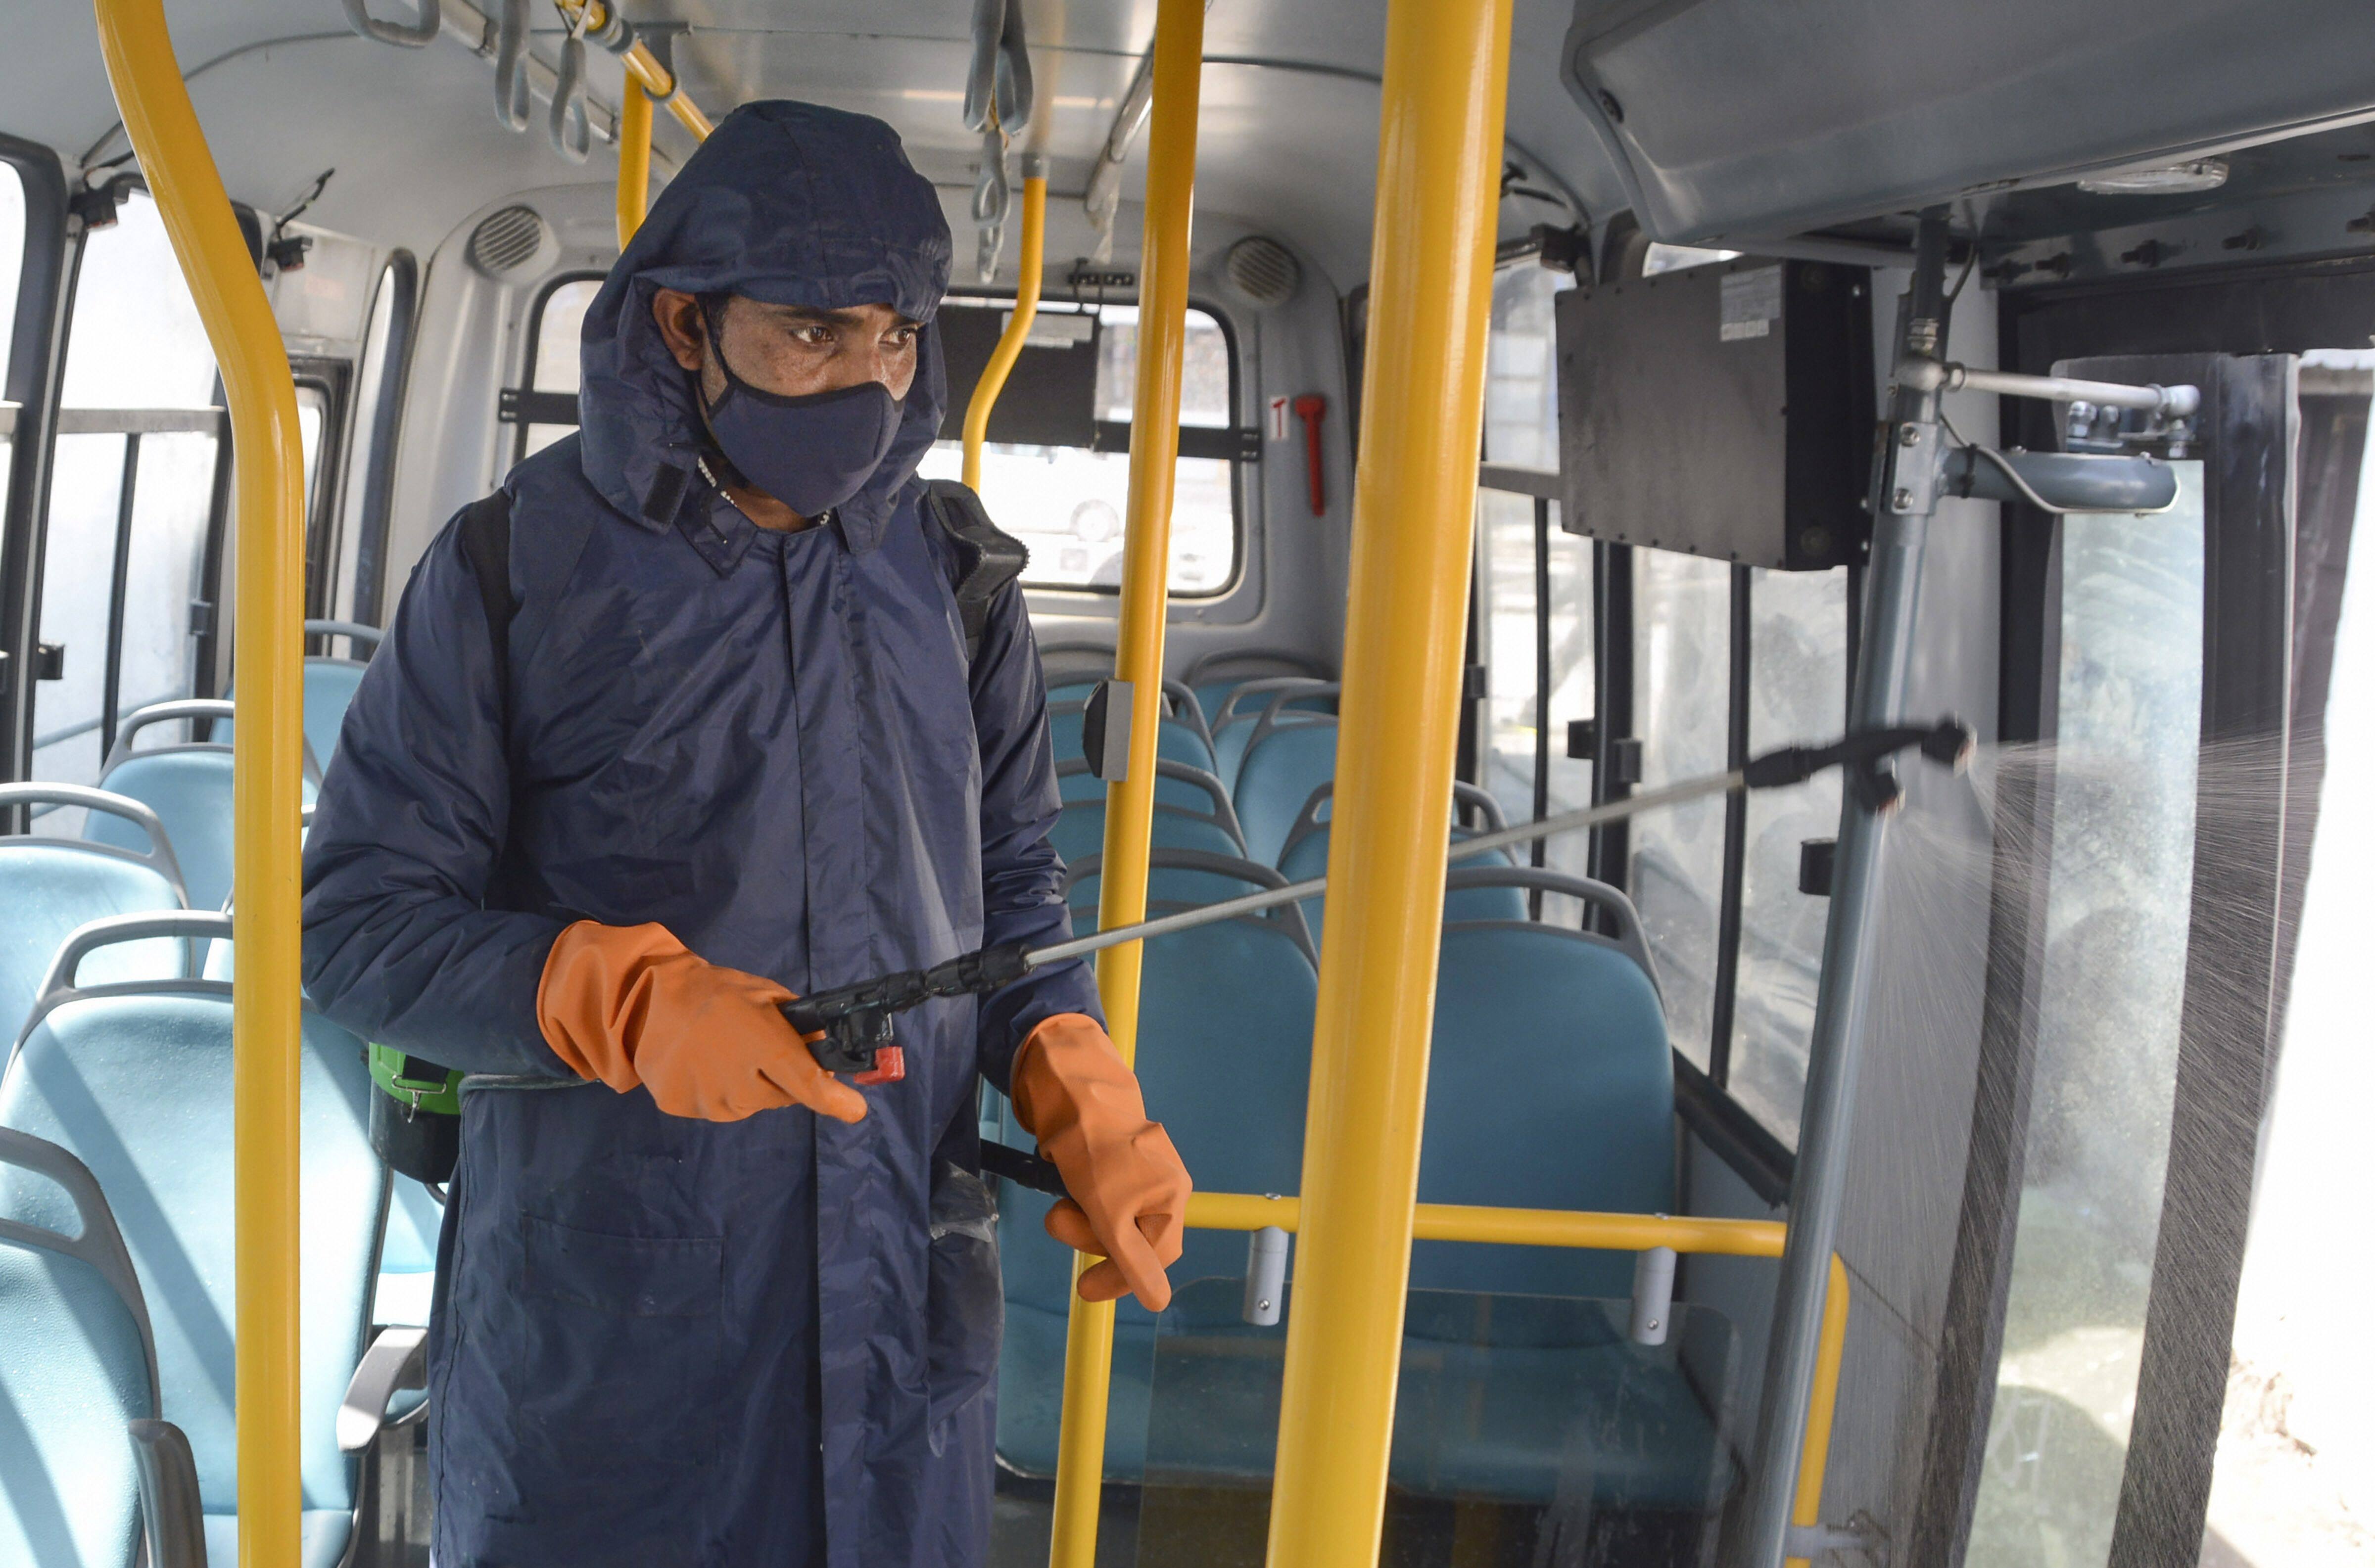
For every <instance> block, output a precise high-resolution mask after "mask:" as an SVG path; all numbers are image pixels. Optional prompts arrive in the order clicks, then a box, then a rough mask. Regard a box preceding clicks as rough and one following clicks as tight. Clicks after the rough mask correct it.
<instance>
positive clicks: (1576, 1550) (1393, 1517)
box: [989, 1468, 1711, 1568]
mask: <svg viewBox="0 0 2375 1568" xmlns="http://www.w3.org/2000/svg"><path fill="white" fill-rule="evenodd" d="M1054 1500H1055V1483H1054V1482H1053V1481H1047V1480H1034V1479H1033V1478H1030V1477H1026V1476H1020V1475H1016V1474H1014V1473H1013V1472H1011V1471H1009V1470H1006V1469H1004V1468H1000V1469H999V1471H998V1494H997V1498H996V1500H995V1502H994V1503H993V1504H992V1507H991V1512H990V1550H989V1568H1045V1564H1046V1562H1047V1549H1048V1537H1049V1533H1050V1529H1051V1523H1052V1517H1053V1514H1054ZM1703 1524H1704V1521H1703V1520H1702V1519H1701V1517H1700V1516H1699V1515H1669V1514H1656V1513H1647V1512H1641V1511H1627V1512H1622V1513H1602V1514H1601V1515H1598V1516H1596V1517H1586V1518H1583V1519H1580V1520H1575V1519H1571V1518H1569V1517H1567V1516H1566V1515H1564V1514H1563V1513H1562V1511H1561V1510H1559V1509H1557V1508H1556V1507H1553V1508H1550V1509H1545V1508H1542V1507H1541V1506H1539V1505H1536V1504H1530V1503H1489V1502H1455V1501H1452V1500H1450V1499H1447V1498H1440V1497H1421V1496H1418V1495H1416V1494H1414V1493H1412V1492H1407V1491H1402V1490H1401V1489H1400V1488H1398V1487H1389V1488H1388V1489H1387V1491H1386V1527H1385V1540H1384V1545H1383V1547H1382V1549H1381V1550H1380V1551H1379V1552H1378V1555H1377V1564H1378V1568H1601V1565H1602V1564H1609V1565H1613V1564H1620V1563H1621V1564H1625V1568H1634V1565H1641V1568H1650V1565H1655V1568H1666V1565H1668V1564H1672V1565H1673V1568H1684V1564H1695V1563H1697V1562H1702V1561H1703V1560H1704V1558H1705V1555H1706V1554H1705V1552H1704V1551H1703V1550H1702V1547H1703V1546H1705V1545H1707V1544H1711V1543H1707V1542H1704V1541H1703V1540H1702V1539H1701V1535H1702V1526H1703ZM1269 1537H1270V1493H1269V1492H1268V1491H1263V1490H1259V1489H1255V1488H1235V1487H1189V1486H1164V1485H1149V1486H1143V1487H1140V1486H1134V1485H1130V1484H1128V1483H1126V1482H1120V1481H1108V1482H1106V1483H1105V1497H1104V1501H1103V1503H1102V1506H1101V1509H1100V1511H1099V1513H1098V1515H1097V1568H1263V1564H1264V1562H1265V1561H1266V1559H1267V1556H1268V1544H1269Z"/></svg>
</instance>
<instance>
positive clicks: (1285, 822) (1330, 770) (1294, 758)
mask: <svg viewBox="0 0 2375 1568" xmlns="http://www.w3.org/2000/svg"><path fill="white" fill-rule="evenodd" d="M1335 776H1336V721H1335V720H1334V719H1333V718H1330V717H1327V716H1325V715H1320V714H1314V715H1312V716H1311V717H1310V718H1308V719H1307V720H1305V721H1303V722H1299V723H1288V724H1282V725H1272V726H1271V727H1270V728H1268V729H1266V730H1264V731H1263V732H1262V734H1261V737H1260V738H1258V739H1257V740H1255V741H1253V742H1251V743H1250V744H1249V745H1248V746H1247V749H1246V754H1245V760H1244V761H1242V762H1241V763H1239V764H1238V767H1237V781H1236V784H1235V788H1234V790H1233V791H1232V795H1233V796H1234V798H1235V802H1236V807H1237V821H1238V823H1239V824H1240V825H1241V826H1243V827H1244V829H1245V832H1246V853H1247V855H1251V856H1253V858H1255V859H1256V860H1258V861H1260V862H1261V863H1262V864H1263V865H1265V866H1275V865H1277V864H1278V857H1279V853H1280V852H1281V851H1282V850H1283V849H1285V848H1286V835H1287V834H1288V832H1289V831H1292V830H1293V829H1294V819H1295V817H1296V815H1297V814H1298V813H1300V812H1301V811H1302V809H1303V806H1304V802H1306V801H1307V800H1309V799H1310V798H1311V792H1312V791H1313V790H1315V789H1317V788H1318V787H1319V786H1320V785H1321V784H1327V783H1329V781H1330V780H1332V779H1334V778H1335Z"/></svg>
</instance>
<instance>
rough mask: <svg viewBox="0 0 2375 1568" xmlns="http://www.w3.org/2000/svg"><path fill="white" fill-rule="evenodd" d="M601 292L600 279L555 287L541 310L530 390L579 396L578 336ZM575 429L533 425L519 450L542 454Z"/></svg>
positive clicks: (530, 362) (581, 279) (572, 280)
mask: <svg viewBox="0 0 2375 1568" xmlns="http://www.w3.org/2000/svg"><path fill="white" fill-rule="evenodd" d="M601 291H602V279H601V278H599V277H573V278H570V279H569V280H568V281H566V282H564V283H559V284H555V285H554V286H553V287H552V289H550V290H549V292H547V293H546V295H545V296H544V301H543V303H542V304H541V305H540V306H539V307H538V310H537V314H536V324H535V326H534V328H533V341H532V346H531V351H530V354H529V358H528V366H529V374H528V387H529V389H530V390H532V391H536V392H566V393H568V394H570V395H575V394H576V392H577V377H578V371H579V363H578V348H579V344H578V334H579V333H580V332H581V331H583V330H584V328H585V311H586V307H588V306H589V305H591V304H593V303H594V296H595V295H597V294H599V293H600V292H601ZM576 428H577V427H576V426H575V425H530V426H528V427H527V439H526V442H525V443H524V444H523V446H522V447H521V449H520V455H521V456H522V457H526V456H527V455H528V454H530V453H535V452H541V451H543V450H544V449H545V448H546V447H548V446H550V445H551V444H552V443H553V442H556V441H559V440H560V439H561V437H562V436H565V435H567V434H569V432H570V431H572V430H575V429H576Z"/></svg>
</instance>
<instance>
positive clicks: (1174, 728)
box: [1047, 698, 1213, 773]
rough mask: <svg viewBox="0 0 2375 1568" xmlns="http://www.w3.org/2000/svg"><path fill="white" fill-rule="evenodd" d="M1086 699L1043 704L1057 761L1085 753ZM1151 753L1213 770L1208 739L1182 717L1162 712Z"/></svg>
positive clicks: (1210, 744)
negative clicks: (1163, 714) (1045, 708)
mask: <svg viewBox="0 0 2375 1568" xmlns="http://www.w3.org/2000/svg"><path fill="white" fill-rule="evenodd" d="M1087 708H1088V703H1087V701H1085V700H1084V699H1080V698H1069V699H1066V700H1064V701H1049V702H1048V704H1047V739H1048V743H1049V744H1050V745H1051V746H1053V747H1054V748H1055V751H1056V760H1058V762H1061V761H1064V760H1067V759H1078V758H1082V757H1085V756H1086V752H1085V751H1084V750H1083V749H1082V745H1081V722H1082V719H1083V717H1084V715H1085V713H1086V711H1087ZM1154 754H1155V755H1156V756H1157V757H1160V758H1163V759H1164V760H1167V761H1173V762H1185V763H1186V764H1187V765H1188V766H1189V767H1191V768H1200V769H1202V770H1203V771H1204V772H1208V773H1209V772H1213V766H1212V743H1211V741H1210V740H1208V739H1206V738H1205V737H1204V732H1203V731H1202V730H1201V729H1199V728H1198V727H1197V726H1196V725H1193V724H1190V723H1189V722H1188V720H1186V719H1184V718H1173V717H1170V716H1169V715H1165V716H1164V720H1163V728H1162V730H1161V732H1160V733H1159V734H1158V735H1157V736H1156V737H1155V740H1154Z"/></svg>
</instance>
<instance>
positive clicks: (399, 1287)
mask: <svg viewBox="0 0 2375 1568" xmlns="http://www.w3.org/2000/svg"><path fill="white" fill-rule="evenodd" d="M444 1222H445V1210H444V1208H443V1205H441V1204H440V1203H439V1202H438V1201H437V1199H436V1198H434V1197H431V1196H430V1192H429V1189H428V1188H427V1187H424V1186H422V1185H420V1184H419V1182H416V1181H414V1180H413V1179H412V1178H411V1177H410V1176H399V1175H393V1174H391V1176H390V1177H389V1181H388V1196H387V1232H386V1234H385V1235H384V1236H383V1237H382V1238H381V1240H380V1248H379V1268H378V1279H377V1282H376V1283H375V1284H374V1285H373V1286H372V1323H374V1324H382V1325H404V1326H413V1327H418V1328H426V1327H428V1326H429V1302H430V1298H431V1296H432V1295H433V1294H435V1291H436V1286H437V1232H438V1230H439V1228H440V1227H442V1226H443V1224H444Z"/></svg>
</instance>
